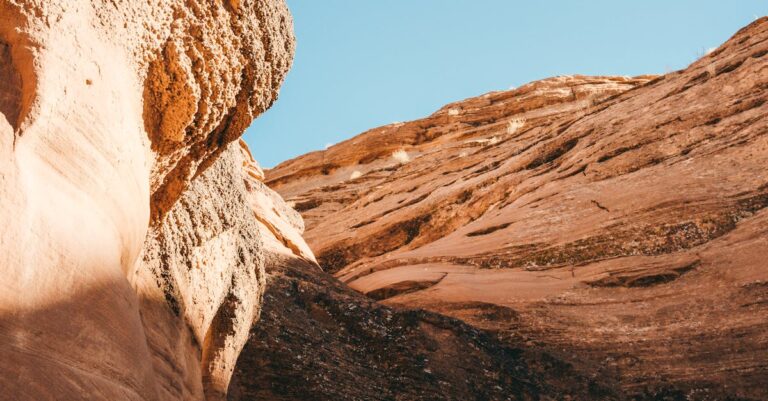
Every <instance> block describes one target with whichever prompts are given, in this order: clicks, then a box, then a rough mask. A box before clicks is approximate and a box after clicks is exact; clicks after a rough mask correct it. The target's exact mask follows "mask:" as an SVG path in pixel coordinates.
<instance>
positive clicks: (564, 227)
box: [266, 18, 768, 399]
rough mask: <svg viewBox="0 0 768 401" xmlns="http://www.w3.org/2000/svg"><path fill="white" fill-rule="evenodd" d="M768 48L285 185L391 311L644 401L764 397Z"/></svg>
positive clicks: (478, 124) (328, 264)
mask: <svg viewBox="0 0 768 401" xmlns="http://www.w3.org/2000/svg"><path fill="white" fill-rule="evenodd" d="M766 39H768V19H766V18H763V19H760V20H757V21H756V22H754V23H753V24H751V25H750V26H748V27H746V28H744V29H742V30H741V31H739V32H738V33H737V34H736V35H735V36H734V37H733V38H732V39H730V40H729V41H728V42H727V43H725V44H724V45H723V46H721V47H720V48H719V49H717V50H716V51H714V52H712V53H711V54H709V55H707V56H704V57H703V58H702V59H700V60H698V61H697V62H695V63H693V64H692V65H691V66H689V67H688V68H686V69H685V70H682V71H677V72H673V73H670V74H666V75H664V76H660V77H650V76H648V77H636V78H617V77H583V76H572V77H558V78H552V79H547V80H543V81H538V82H534V83H532V84H529V85H526V86H524V87H522V88H520V89H516V90H511V91H505V92H494V93H489V94H486V95H484V96H480V97H477V98H473V99H468V100H465V101H462V102H458V103H454V104H451V105H448V106H446V107H444V108H443V109H441V110H439V111H437V112H436V113H434V114H433V115H431V116H429V117H427V118H425V119H422V120H417V121H413V122H409V123H403V124H393V125H388V126H384V127H380V128H376V129H373V130H370V131H368V132H365V133H363V134H361V135H359V136H357V137H355V138H352V139H350V140H347V141H345V142H342V143H340V144H337V145H335V146H333V147H331V148H329V149H327V150H325V151H319V152H313V153H310V154H307V155H304V156H301V157H299V158H296V159H294V160H291V161H288V162H285V163H282V164H281V165H279V166H277V167H276V168H275V169H272V170H269V171H267V172H266V179H267V184H268V185H270V186H272V188H274V189H275V190H277V191H278V192H279V193H280V194H281V195H283V196H284V197H286V198H287V199H288V200H289V201H291V202H295V204H296V208H297V209H298V210H299V211H301V213H302V215H303V217H304V219H305V221H306V227H307V231H306V235H305V238H306V239H307V242H308V243H309V245H310V246H311V247H312V249H313V250H314V251H315V254H316V255H317V258H318V261H319V262H320V264H321V265H322V266H323V267H324V268H325V269H326V270H327V271H329V272H331V273H334V274H335V276H336V277H338V278H339V279H340V280H342V281H343V282H345V283H347V284H348V285H349V286H351V287H352V288H354V289H356V290H358V291H360V292H362V293H365V294H368V295H370V296H372V297H374V298H376V299H380V300H382V302H383V303H384V304H386V305H392V306H398V307H408V308H412V307H419V308H425V309H428V310H431V311H434V312H438V313H442V314H445V315H448V316H453V317H457V318H460V319H462V320H464V321H465V322H467V323H469V324H472V325H474V326H475V327H478V328H482V329H485V330H489V331H492V332H495V333H499V335H502V336H506V337H508V338H510V339H517V340H520V339H525V341H529V342H530V344H531V346H534V347H540V348H542V349H557V350H563V351H565V352H568V353H569V354H570V355H572V357H571V358H570V362H571V363H573V364H574V366H584V369H587V371H589V370H590V369H593V368H592V367H590V366H597V368H596V370H594V371H593V372H594V374H599V375H603V376H605V377H615V378H617V379H618V380H619V381H620V389H621V391H623V392H625V393H626V394H630V395H636V396H638V397H649V398H653V397H656V396H659V397H660V396H662V395H666V396H674V397H677V396H679V397H684V396H690V397H693V398H697V397H699V398H700V397H704V398H706V397H710V398H714V399H720V398H724V397H727V396H729V397H744V398H750V399H764V398H767V397H768V393H766V388H765V386H764V385H762V384H763V383H765V382H766V379H767V378H768V370H766V366H765V363H764V361H765V360H768V342H767V341H768V339H767V338H766V336H765V335H764V332H765V329H766V327H765V324H766V322H768V308H766V305H768V304H766V302H765V298H766V292H765V288H766V285H765V283H766V282H768V268H766V263H765V260H764V259H765V256H766V249H767V248H766V245H767V244H768V232H766V229H765V227H766V222H768V220H766V219H768V217H767V216H768V214H767V213H768V212H767V211H766V210H765V208H766V206H768V181H767V178H766V176H765V173H764V169H765V165H766V163H768V138H767V137H766V135H765V134H766V132H768V130H767V129H766V124H765V121H764V117H765V115H766V111H768V109H767V107H768V106H767V105H766V98H767V97H768V95H767V93H768V92H766V87H768V72H766V71H768V68H766V66H767V64H766V63H767V62H768V61H767V60H768V40H766ZM404 155H407V157H405V156H404ZM497 310H510V311H513V312H512V313H513V314H514V315H515V316H519V319H512V320H510V318H509V316H507V314H499V313H496V312H495V311H497ZM510 341H512V340H510Z"/></svg>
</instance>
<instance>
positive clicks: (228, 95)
mask: <svg viewBox="0 0 768 401" xmlns="http://www.w3.org/2000/svg"><path fill="white" fill-rule="evenodd" d="M293 48H294V44H293V33H292V22H291V17H290V14H289V13H288V10H287V8H286V7H285V4H284V3H283V2H282V1H281V0H241V1H235V0H231V1H224V2H207V1H198V0H186V1H180V0H178V1H176V0H174V1H164V2H135V1H131V2H120V3H119V4H118V3H115V2H109V1H100V0H93V1H89V0H77V1H68V2H48V1H37V0H3V1H0V205H2V206H0V221H2V225H3V227H2V230H0V247H1V248H0V249H1V250H2V252H0V268H2V274H3V280H2V291H0V308H2V324H0V338H2V341H1V342H0V358H2V360H3V364H2V366H0V388H2V389H3V393H4V394H5V395H10V396H11V397H12V398H13V399H19V400H48V399H62V400H63V399H67V400H69V399H99V400H102V399H120V400H182V399H183V400H191V399H203V398H204V397H207V398H208V399H220V398H223V397H224V393H225V391H226V389H227V386H228V383H229V378H230V375H231V372H232V370H233V367H234V363H235V361H236V359H237V355H238V353H239V351H240V349H241V348H242V346H243V345H244V343H245V340H246V337H247V334H248V331H249V329H250V327H251V325H252V323H253V322H254V319H255V318H256V317H257V316H258V314H259V310H260V307H261V306H260V305H261V295H262V293H263V290H264V288H263V287H264V270H263V269H264V250H265V249H270V247H271V246H272V245H271V244H272V240H270V239H269V237H270V236H274V237H275V239H274V241H278V240H280V241H286V242H290V243H291V244H293V246H294V247H296V249H298V250H300V251H302V250H303V252H304V254H302V255H303V256H304V257H305V258H307V259H308V260H311V259H312V256H311V253H308V251H307V248H306V246H305V245H302V244H301V241H300V236H299V234H297V232H298V230H299V228H300V227H298V226H296V225H297V223H296V221H297V219H296V218H295V217H291V216H288V220H286V221H284V222H283V221H281V220H280V219H281V217H280V216H274V213H277V212H272V211H271V210H268V211H262V210H260V209H254V208H252V207H251V203H254V204H263V203H264V199H273V201H274V199H279V197H278V198H276V197H274V196H273V195H272V194H271V193H270V192H268V191H267V190H266V189H264V188H263V187H251V186H249V184H248V182H247V179H248V174H247V172H248V171H250V170H253V169H255V168H256V167H254V166H251V165H250V164H249V163H250V160H249V159H248V158H245V159H244V158H243V154H242V153H243V152H242V151H241V149H240V145H238V144H237V143H235V144H234V145H229V146H228V145H227V144H229V143H231V142H233V141H235V140H236V139H237V138H238V137H239V136H240V135H241V134H242V132H243V130H244V129H245V128H246V127H247V126H248V124H250V122H251V120H252V119H253V118H254V117H255V116H257V115H258V114H259V113H261V112H263V111H264V110H266V109H267V108H268V107H269V106H270V105H271V104H272V102H273V101H274V100H275V98H276V96H277V90H278V87H279V86H280V84H281V82H282V79H283V77H284V75H285V73H286V72H287V70H288V68H289V66H290V62H291V59H292V56H293ZM243 163H246V166H244V164H243ZM262 198H264V199H262ZM276 210H278V211H279V210H281V209H280V208H279V207H278V208H276ZM254 211H255V213H257V214H259V215H258V218H257V216H256V215H255V214H254ZM292 224H293V226H292ZM262 225H267V226H269V227H270V228H271V231H270V230H267V231H266V234H265V235H263V236H262V235H260V233H262V232H264V230H262V229H261V227H262ZM294 226H296V227H294ZM264 238H267V239H266V240H265V239H264ZM286 238H287V239H286Z"/></svg>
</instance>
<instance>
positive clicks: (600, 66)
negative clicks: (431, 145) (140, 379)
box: [244, 0, 768, 167]
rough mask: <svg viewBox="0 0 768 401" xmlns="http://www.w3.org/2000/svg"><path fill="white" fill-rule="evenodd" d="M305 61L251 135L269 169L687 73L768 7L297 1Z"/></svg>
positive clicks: (688, 0)
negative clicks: (432, 127) (447, 121)
mask: <svg viewBox="0 0 768 401" xmlns="http://www.w3.org/2000/svg"><path fill="white" fill-rule="evenodd" d="M287 3H288V7H289V8H290V9H291V12H292V13H293V17H294V26H295V31H296V38H297V49H296V58H295V60H294V65H293V69H292V70H291V72H290V73H289V74H288V77H287V78H286V81H285V83H284V85H283V87H282V90H281V94H280V98H279V99H278V101H277V103H275V105H274V106H273V107H272V109H270V110H269V111H267V112H266V113H265V114H264V115H262V116H261V117H259V118H258V119H257V120H256V121H255V122H254V123H253V124H252V126H251V127H250V128H249V129H248V130H247V131H246V133H245V136H244V138H245V140H246V141H247V142H248V144H249V145H250V147H251V150H252V151H253V153H254V156H255V157H256V159H257V160H258V161H259V162H260V163H261V164H262V165H263V166H264V167H273V166H274V165H276V164H278V163H279V162H281V161H284V160H288V159H290V158H293V157H296V156H299V155H301V154H304V153H307V152H310V151H313V150H318V149H323V148H324V147H325V146H326V145H328V144H332V143H336V142H339V141H342V140H344V139H348V138H351V137H353V136H355V135H357V134H359V133H361V132H363V131H365V130H367V129H370V128H374V127H377V126H380V125H384V124H389V123H392V122H395V121H408V120H413V119H416V118H420V117H424V116H426V115H428V114H430V113H432V112H433V111H435V110H436V109H438V108H440V107H441V106H443V105H444V104H446V103H450V102H453V101H457V100H461V99H464V98H467V97H471V96H477V95H480V94H483V93H486V92H489V91H492V90H504V89H509V88H510V87H511V86H520V85H522V84H524V83H526V82H530V81H533V80H537V79H541V78H546V77H549V76H554V75H564V74H588V75H639V74H648V73H664V72H667V71H672V70H676V69H680V68H684V67H686V66H687V65H688V64H690V63H691V62H692V61H694V60H695V59H696V58H698V57H699V56H701V55H702V54H703V53H704V52H705V51H706V50H707V49H708V48H711V47H715V46H718V45H720V44H721V43H722V42H724V41H725V40H726V39H728V38H729V37H730V36H731V35H732V34H733V33H735V32H736V31H737V30H738V29H739V28H741V27H743V26H745V25H747V24H749V23H750V22H752V21H753V20H754V19H755V18H756V17H758V16H763V15H765V14H766V13H768V1H766V0H730V1H722V0H719V1H716V0H676V1H672V0H650V1H649V0H645V1H629V0H621V1H619V0H591V1H574V0H559V1H558V0H545V1H540V0H539V1H513V0H287Z"/></svg>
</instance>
